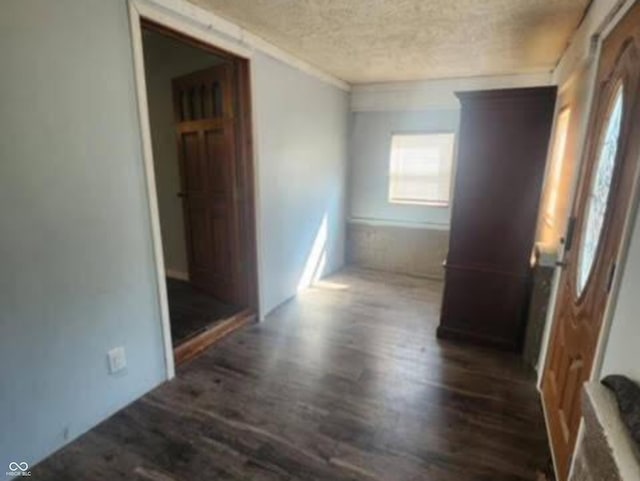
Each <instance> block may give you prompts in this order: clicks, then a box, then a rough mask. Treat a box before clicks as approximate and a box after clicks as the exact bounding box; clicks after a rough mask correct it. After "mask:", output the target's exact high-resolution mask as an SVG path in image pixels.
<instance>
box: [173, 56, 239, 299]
mask: <svg viewBox="0 0 640 481" xmlns="http://www.w3.org/2000/svg"><path fill="white" fill-rule="evenodd" d="M233 89H234V83H233V65H232V64H231V63H224V64H221V65H218V66H215V67H212V68H209V69H207V70H203V71H199V72H195V73H192V74H189V75H186V76H183V77H179V78H177V79H174V81H173V99H174V110H175V119H176V127H177V142H178V158H179V161H180V172H181V177H182V178H181V183H182V191H181V192H179V193H178V195H179V196H180V197H182V198H183V207H184V214H185V228H186V240H187V257H188V260H189V277H190V280H191V282H192V283H193V284H194V285H195V286H196V287H198V288H200V289H202V290H204V291H206V292H209V293H210V294H211V295H213V296H214V297H216V298H218V299H219V300H222V301H226V302H229V303H238V302H239V299H238V298H239V294H238V292H237V291H238V280H237V279H238V266H237V263H238V262H237V261H238V252H236V250H237V246H238V241H237V236H238V235H239V233H238V232H237V230H238V229H237V225H238V212H237V210H238V209H237V205H236V202H235V198H236V172H235V165H236V162H235V159H236V143H235V126H236V123H235V120H234V99H235V94H234V91H233Z"/></svg>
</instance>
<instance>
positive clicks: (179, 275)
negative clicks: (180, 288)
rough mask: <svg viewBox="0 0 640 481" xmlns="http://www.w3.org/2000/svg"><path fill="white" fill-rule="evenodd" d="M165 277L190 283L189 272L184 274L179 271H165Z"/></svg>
mask: <svg viewBox="0 0 640 481" xmlns="http://www.w3.org/2000/svg"><path fill="white" fill-rule="evenodd" d="M165 275H166V276H167V277H169V278H170V279H178V280H179V281H188V280H189V273H188V272H182V271H178V270H175V269H167V270H166V271H165Z"/></svg>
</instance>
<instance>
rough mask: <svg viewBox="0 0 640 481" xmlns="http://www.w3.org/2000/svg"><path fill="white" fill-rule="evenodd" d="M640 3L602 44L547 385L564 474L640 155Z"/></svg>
mask: <svg viewBox="0 0 640 481" xmlns="http://www.w3.org/2000/svg"><path fill="white" fill-rule="evenodd" d="M639 79H640V4H638V3H636V5H634V7H633V8H632V9H631V10H630V11H629V12H628V13H627V14H626V15H625V17H624V18H623V20H622V21H620V23H619V24H618V25H617V26H616V27H615V29H614V30H613V31H612V32H611V33H610V34H609V35H608V36H607V38H606V39H605V40H604V42H603V44H602V50H601V56H600V61H599V65H598V73H597V80H596V81H597V84H596V86H595V87H596V88H595V96H594V101H593V102H594V103H593V107H592V111H591V118H590V123H589V130H588V132H587V136H586V142H587V145H586V146H585V151H584V157H583V166H582V171H581V177H580V183H579V185H578V192H577V195H576V198H575V200H574V206H573V211H572V221H571V222H570V227H569V231H568V232H567V237H566V245H565V265H564V268H563V272H562V275H561V280H560V288H559V292H558V302H557V307H556V311H555V318H554V327H553V333H552V337H551V344H550V350H549V356H548V357H547V364H546V368H545V373H544V378H543V384H542V391H543V402H544V406H545V411H546V414H547V419H548V423H549V431H550V433H549V435H550V437H551V444H552V448H553V451H554V457H555V460H556V467H557V469H558V474H559V475H560V478H561V480H564V479H566V477H567V474H568V470H569V467H570V464H571V456H572V453H573V449H574V445H575V442H576V436H577V432H578V426H579V423H580V417H581V410H580V396H581V390H582V386H583V384H584V382H585V381H587V380H588V379H589V378H590V376H591V370H592V365H593V360H594V355H595V351H596V347H597V344H598V340H599V338H600V332H601V327H602V323H603V316H604V311H605V307H606V305H607V301H608V298H609V294H610V290H611V283H612V281H613V276H614V274H615V270H616V259H617V258H618V253H619V250H620V248H621V244H622V236H623V229H624V224H625V221H626V218H627V214H628V211H629V208H630V203H631V194H632V187H633V183H634V180H635V178H636V172H637V169H638V163H639V159H638V156H639V154H640V149H639V147H640V109H639V95H638V89H639V88H640V84H639Z"/></svg>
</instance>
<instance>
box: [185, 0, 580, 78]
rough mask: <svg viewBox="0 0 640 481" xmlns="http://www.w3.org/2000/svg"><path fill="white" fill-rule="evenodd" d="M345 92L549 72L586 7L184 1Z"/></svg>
mask: <svg viewBox="0 0 640 481" xmlns="http://www.w3.org/2000/svg"><path fill="white" fill-rule="evenodd" d="M190 1H191V2H192V3H195V4H197V5H199V6H201V7H204V8H205V9H208V10H211V11H213V12H215V13H216V14H218V15H220V16H221V17H223V18H227V19H228V20H231V21H233V22H234V23H236V24H239V25H240V26H242V27H244V28H246V29H247V30H248V31H250V32H251V33H253V34H255V35H258V36H260V37H262V38H263V39H265V40H268V41H270V42H271V43H272V44H274V45H276V46H278V47H280V48H281V49H283V50H285V51H288V52H289V53H292V54H294V55H296V56H297V57H299V58H301V59H303V60H306V61H307V62H309V63H310V64H312V65H315V66H316V67H319V68H321V69H323V70H325V71H326V72H328V73H331V74H333V75H334V76H336V77H338V78H340V79H343V80H346V81H347V82H351V83H364V82H383V81H401V80H417V79H429V78H445V77H466V76H475V75H503V74H515V73H529V72H539V71H543V70H547V71H548V70H551V69H552V68H553V67H554V66H555V64H556V62H557V61H558V59H559V58H560V55H561V54H562V52H563V51H564V49H565V47H566V45H567V42H568V40H569V38H570V36H571V34H572V33H573V32H574V30H575V29H576V28H577V26H578V24H579V22H580V19H581V18H582V15H583V13H584V11H585V9H586V7H587V5H588V3H589V0H190Z"/></svg>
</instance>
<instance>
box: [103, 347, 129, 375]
mask: <svg viewBox="0 0 640 481" xmlns="http://www.w3.org/2000/svg"><path fill="white" fill-rule="evenodd" d="M107 359H108V360H109V374H117V373H119V372H120V371H122V370H124V369H125V368H126V367H127V356H126V354H125V352H124V347H122V346H120V347H114V348H113V349H111V350H110V351H109V352H108V353H107Z"/></svg>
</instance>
